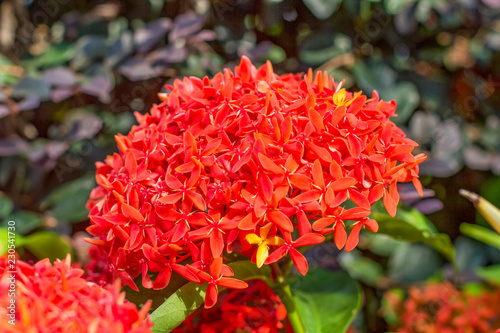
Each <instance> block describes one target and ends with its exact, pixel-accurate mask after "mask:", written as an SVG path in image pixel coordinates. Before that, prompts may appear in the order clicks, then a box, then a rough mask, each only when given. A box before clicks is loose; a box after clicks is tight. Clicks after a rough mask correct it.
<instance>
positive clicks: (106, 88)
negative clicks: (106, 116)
mask: <svg viewBox="0 0 500 333" xmlns="http://www.w3.org/2000/svg"><path fill="white" fill-rule="evenodd" d="M111 89H113V85H112V83H111V81H110V80H109V79H108V78H107V77H105V76H96V77H94V78H93V79H92V80H91V81H90V82H87V83H85V84H84V85H83V86H82V87H81V90H82V92H83V93H85V94H87V95H91V96H96V97H98V98H99V100H100V101H101V102H103V103H109V102H110V100H111V97H110V96H109V94H110V92H111Z"/></svg>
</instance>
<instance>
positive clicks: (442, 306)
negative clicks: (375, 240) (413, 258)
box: [385, 282, 500, 333]
mask: <svg viewBox="0 0 500 333" xmlns="http://www.w3.org/2000/svg"><path fill="white" fill-rule="evenodd" d="M385 298H386V300H387V301H388V304H389V305H390V306H391V308H393V309H394V310H395V312H396V314H397V315H398V319H399V323H398V327H397V328H396V327H394V328H393V329H394V331H397V332H405V333H424V332H425V333H427V332H430V333H438V332H439V333H466V332H477V333H489V332H495V330H496V332H498V331H500V289H498V288H497V289H493V290H490V289H484V290H481V291H480V292H477V291H476V292H474V293H471V292H468V291H467V290H462V291H461V290H458V289H456V288H455V287H454V286H453V285H452V284H451V283H449V282H443V283H432V284H428V285H424V286H419V287H416V286H413V287H411V288H410V289H409V290H408V298H407V299H406V300H402V299H401V298H400V297H399V295H396V293H393V292H388V293H386V296H385Z"/></svg>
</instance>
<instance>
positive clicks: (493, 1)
mask: <svg viewBox="0 0 500 333" xmlns="http://www.w3.org/2000/svg"><path fill="white" fill-rule="evenodd" d="M483 3H484V4H485V5H486V6H488V7H491V8H498V7H500V0H483Z"/></svg>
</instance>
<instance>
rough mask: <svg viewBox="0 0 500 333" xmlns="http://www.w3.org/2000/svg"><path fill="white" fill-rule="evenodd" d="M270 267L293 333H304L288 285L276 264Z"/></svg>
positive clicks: (304, 330)
mask: <svg viewBox="0 0 500 333" xmlns="http://www.w3.org/2000/svg"><path fill="white" fill-rule="evenodd" d="M270 266H271V269H272V271H273V273H274V276H275V277H276V282H277V286H278V288H279V290H280V291H281V293H280V297H281V301H282V302H283V305H285V308H286V312H287V316H288V320H290V324H291V325H292V328H293V331H294V333H305V332H306V329H305V327H304V323H303V322H302V318H301V317H300V314H299V311H298V310H297V305H296V304H295V299H294V298H293V295H292V289H291V288H290V285H289V284H288V282H287V281H286V279H285V277H284V276H283V273H282V272H281V269H280V267H279V266H278V263H276V262H275V263H272V264H271V265H270Z"/></svg>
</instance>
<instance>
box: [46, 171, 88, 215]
mask: <svg viewBox="0 0 500 333" xmlns="http://www.w3.org/2000/svg"><path fill="white" fill-rule="evenodd" d="M95 186H96V183H95V179H94V175H93V174H87V175H85V176H83V177H81V178H78V179H76V180H73V181H71V182H68V183H65V184H64V185H61V186H59V187H58V188H57V189H55V190H54V191H52V192H51V193H50V194H49V196H48V198H47V199H45V200H44V202H43V203H42V204H41V207H42V209H51V210H52V216H53V217H54V218H56V219H57V220H58V221H61V222H69V223H74V222H81V221H85V220H86V219H87V216H88V213H89V212H88V210H87V209H86V208H85V204H86V203H87V200H88V198H89V195H90V192H91V191H92V189H93V188H94V187H95Z"/></svg>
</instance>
